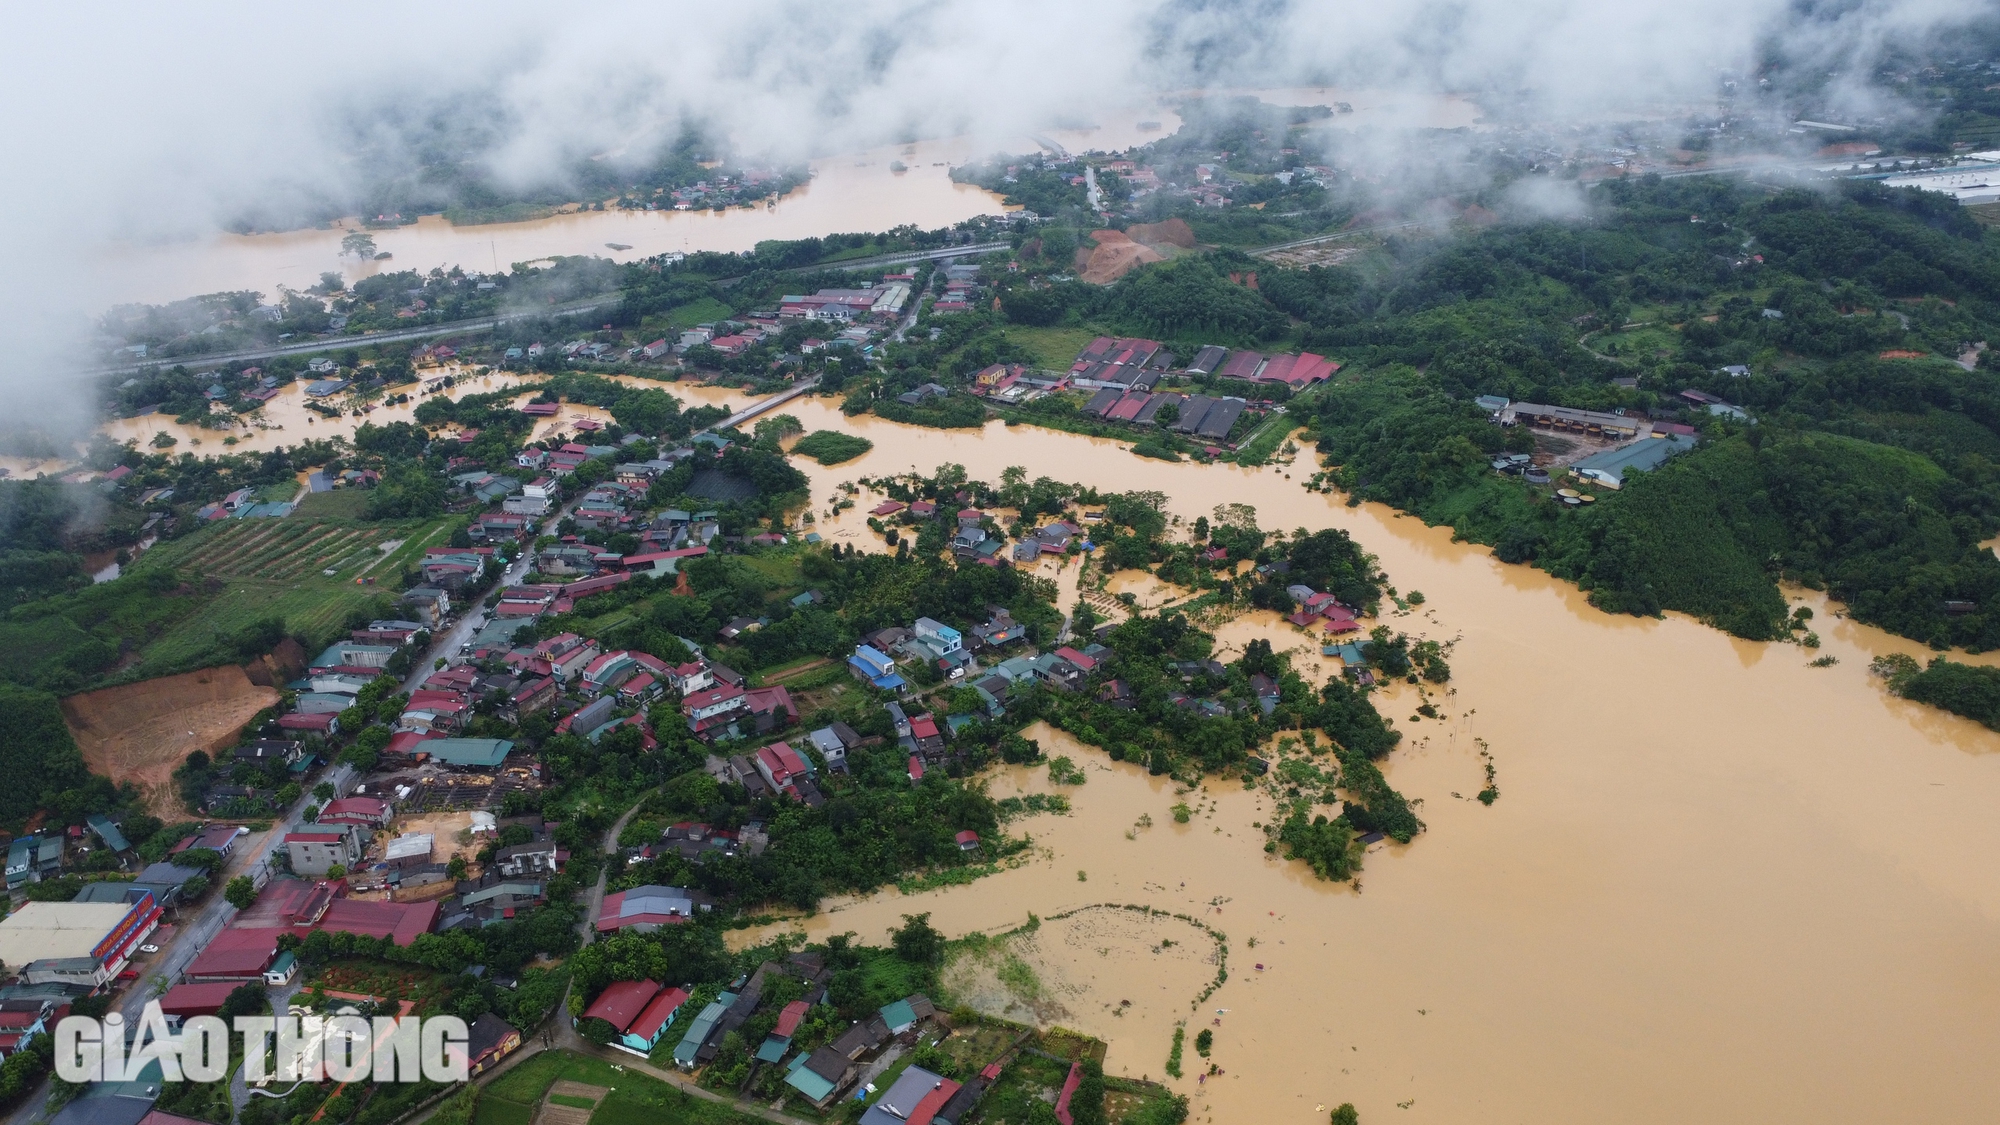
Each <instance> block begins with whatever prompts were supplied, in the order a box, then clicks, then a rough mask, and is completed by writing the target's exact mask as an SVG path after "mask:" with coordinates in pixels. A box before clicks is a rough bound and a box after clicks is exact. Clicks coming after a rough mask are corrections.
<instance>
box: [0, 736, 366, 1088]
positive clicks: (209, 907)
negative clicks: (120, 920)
mask: <svg viewBox="0 0 2000 1125" xmlns="http://www.w3.org/2000/svg"><path fill="white" fill-rule="evenodd" d="M320 781H326V782H331V783H332V784H333V788H334V794H335V795H336V796H339V795H341V794H344V793H346V792H347V791H348V789H349V788H351V787H352V785H353V783H354V769H353V767H351V766H345V765H338V764H336V765H334V766H333V767H332V768H330V769H328V770H327V771H326V772H325V773H324V774H321V775H320ZM314 784H315V786H317V784H318V782H315V783H314ZM314 804H318V802H317V801H315V800H314V799H313V797H312V794H311V793H307V794H306V795H305V796H304V797H301V798H300V799H299V803H298V804H297V805H296V806H294V807H293V808H292V810H291V812H290V813H288V814H287V815H286V816H285V818H284V821H283V822H282V823H275V824H273V826H272V828H271V831H269V832H266V833H264V834H263V835H261V836H259V835H256V834H254V833H253V834H252V835H249V836H243V837H238V840H237V844H236V848H235V850H234V852H232V853H231V856H230V859H229V863H228V864H227V865H226V866H225V867H224V868H223V870H222V872H221V874H220V876H219V877H218V878H217V881H216V886H215V887H214V889H212V890H211V891H209V896H208V901H207V902H204V903H203V904H202V905H201V906H200V907H198V908H197V909H196V910H195V912H194V913H193V915H192V916H191V917H190V916H188V915H187V914H186V912H185V911H183V915H182V918H181V922H180V925H179V926H178V927H177V928H176V930H175V932H174V936H173V939H172V940H171V941H169V942H168V943H167V944H166V945H164V946H162V947H161V948H160V951H159V952H158V953H155V954H152V955H151V956H150V958H149V959H148V960H147V961H134V962H133V966H134V967H140V976H139V979H138V980H136V981H133V982H132V983H130V984H128V985H126V986H125V992H124V995H123V996H122V997H120V998H119V1000H118V1003H117V1010H118V1011H119V1012H120V1013H122V1014H123V1015H124V1017H125V1026H126V1027H128V1028H136V1027H138V1026H139V1015H140V1013H141V1012H142V1011H144V1010H145V1007H146V1002H147V1001H148V1000H152V999H155V998H157V997H158V996H159V995H160V994H161V993H164V992H165V991H166V990H167V988H169V987H171V986H172V985H173V984H174V983H175V982H176V981H178V980H179V979H180V975H181V973H182V972H184V971H185V970H186V969H187V967H188V965H190V964H192V963H193V961H194V959H195V958H196V957H199V956H201V951H202V950H204V949H206V948H208V943H209V942H211V941H214V940H215V935H216V934H218V933H220V932H221V931H222V928H223V927H224V926H226V925H228V924H229V920H230V919H231V918H234V917H235V916H236V908H235V907H234V906H231V905H230V904H229V901H228V900H227V899H225V898H223V897H222V885H223V884H224V883H226V882H227V881H228V880H230V879H233V878H235V877H236V876H238V875H248V876H250V878H251V879H252V880H253V881H254V882H256V884H257V885H258V886H260V887H261V886H263V885H264V883H265V882H267V881H269V879H270V877H271V867H270V860H269V856H270V852H271V848H272V847H273V845H274V844H275V842H276V841H278V840H282V839H284V838H285V834H286V833H287V832H292V831H295V830H297V829H298V828H299V827H300V826H301V825H303V824H304V823H305V821H304V819H303V817H304V813H305V809H306V806H307V805H314ZM51 1089H52V1087H51V1085H50V1083H49V1082H48V1080H47V1079H44V1080H43V1082H42V1085H41V1088H40V1089H38V1090H36V1091H35V1093H34V1094H32V1095H30V1096H29V1098H28V1100H27V1101H26V1102H24V1103H22V1105H21V1108H19V1109H17V1110H15V1111H14V1114H13V1116H12V1117H11V1118H10V1119H9V1120H10V1121H11V1122H12V1123H13V1125H28V1123H29V1122H33V1121H40V1120H43V1119H45V1118H46V1116H47V1113H48V1108H49V1094H50V1091H51Z"/></svg>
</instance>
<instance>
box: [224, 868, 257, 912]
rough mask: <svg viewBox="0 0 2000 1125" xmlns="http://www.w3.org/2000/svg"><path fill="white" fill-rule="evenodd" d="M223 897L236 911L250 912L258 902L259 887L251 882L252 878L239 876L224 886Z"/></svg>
mask: <svg viewBox="0 0 2000 1125" xmlns="http://www.w3.org/2000/svg"><path fill="white" fill-rule="evenodd" d="M222 897H223V898H224V899H226V900H228V902H229V905H231V906H233V907H235V908H236V909H238V910H248V909H250V904H251V903H253V902H256V901H257V885H256V884H255V883H252V882H251V881H250V876H248V875H238V876H236V877H235V878H234V879H231V880H230V881H229V882H228V883H227V884H225V885H224V886H223V888H222Z"/></svg>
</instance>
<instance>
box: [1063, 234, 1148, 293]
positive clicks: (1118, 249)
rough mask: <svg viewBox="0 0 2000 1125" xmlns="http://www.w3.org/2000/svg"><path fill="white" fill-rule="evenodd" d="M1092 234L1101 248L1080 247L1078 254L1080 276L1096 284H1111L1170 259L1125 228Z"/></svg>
mask: <svg viewBox="0 0 2000 1125" xmlns="http://www.w3.org/2000/svg"><path fill="white" fill-rule="evenodd" d="M1090 237H1091V238H1092V239H1094V240H1095V241H1096V242H1097V247H1096V248H1095V249H1086V248H1082V247H1079V248H1078V249H1077V252H1076V257H1077V269H1078V270H1079V271H1080V276H1081V277H1082V278H1083V280H1085V281H1088V282H1090V283H1091V284H1092V285H1109V284H1111V283H1112V282H1114V281H1116V280H1118V279H1119V278H1121V277H1124V276H1125V275H1126V274H1128V273H1131V272H1132V271H1133V270H1134V269H1137V268H1138V267H1139V266H1142V265H1145V264H1146V263H1148V262H1162V261H1165V260H1166V259H1165V258H1164V257H1163V256H1162V255H1161V254H1160V252H1159V251H1158V250H1155V249H1153V248H1152V247H1150V246H1142V245H1140V244H1139V243H1137V242H1134V241H1132V240H1131V239H1130V238H1128V237H1126V236H1125V232H1123V231H1115V230H1094V231H1091V232H1090Z"/></svg>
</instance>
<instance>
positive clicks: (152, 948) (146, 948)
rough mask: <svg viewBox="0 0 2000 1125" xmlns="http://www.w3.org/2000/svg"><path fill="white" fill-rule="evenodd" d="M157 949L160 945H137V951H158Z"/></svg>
mask: <svg viewBox="0 0 2000 1125" xmlns="http://www.w3.org/2000/svg"><path fill="white" fill-rule="evenodd" d="M159 951H160V947H159V946H157V945H142V946H140V947H139V952H141V953H158V952H159Z"/></svg>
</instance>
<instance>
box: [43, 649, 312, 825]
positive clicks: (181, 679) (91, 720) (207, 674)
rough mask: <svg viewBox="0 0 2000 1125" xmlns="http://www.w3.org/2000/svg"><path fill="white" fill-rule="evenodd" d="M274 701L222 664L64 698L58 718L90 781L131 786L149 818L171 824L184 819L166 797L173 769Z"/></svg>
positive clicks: (224, 742) (223, 742)
mask: <svg viewBox="0 0 2000 1125" xmlns="http://www.w3.org/2000/svg"><path fill="white" fill-rule="evenodd" d="M277 701H278V691H277V689H276V688H268V687H260V686H258V685H256V684H253V683H251V682H250V678H249V677H248V676H246V675H245V674H244V672H243V669H241V668H239V667H237V666H236V665H233V664H230V665H224V666H223V667H220V668H204V669H203V670H201V671H199V672H184V673H182V674H181V675H178V676H162V677H160V678H158V679H152V680H144V681H142V682H140V683H136V684H125V685H123V686H121V687H113V688H103V689H100V690H98V691H90V692H84V693H83V694H81V695H72V696H70V697H69V698H67V699H65V700H63V701H62V712H63V720H64V721H65V722H66V723H67V724H68V726H69V731H70V735H71V736H72V737H74V738H75V739H76V745H77V748H78V749H79V750H81V751H83V760H84V762H85V763H86V764H88V765H89V766H90V770H91V772H92V773H96V774H102V775H103V776H105V777H108V778H110V779H111V780H112V781H113V782H120V781H130V782H132V783H133V784H134V785H137V786H139V788H140V789H142V790H144V791H145V792H146V794H147V804H148V807H149V811H151V812H152V814H153V815H154V816H157V817H160V818H162V819H164V820H173V819H176V818H179V817H182V816H184V815H185V813H184V812H183V811H182V810H181V808H180V807H179V802H178V801H176V800H175V799H174V795H173V792H172V789H173V772H174V768H175V767H176V766H179V765H180V764H181V763H182V762H184V761H186V760H187V756H188V754H189V753H191V752H193V751H195V750H200V751H203V752H204V753H208V754H213V753H215V752H216V751H217V750H220V749H222V748H223V747H225V746H228V745H230V744H231V743H233V742H234V741H235V740H236V736H237V733H238V732H240V731H241V730H242V729H243V724H245V723H247V722H249V721H250V720H251V718H253V717H254V716H255V715H256V714H257V712H259V711H261V710H263V709H264V708H266V707H269V706H270V705H272V704H273V703H276V702H277Z"/></svg>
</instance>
